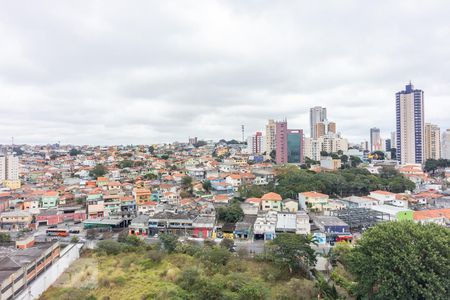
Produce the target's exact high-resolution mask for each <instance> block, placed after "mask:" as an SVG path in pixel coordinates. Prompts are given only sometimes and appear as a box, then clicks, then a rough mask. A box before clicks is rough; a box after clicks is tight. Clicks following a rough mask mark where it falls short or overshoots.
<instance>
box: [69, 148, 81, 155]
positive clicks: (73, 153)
mask: <svg viewBox="0 0 450 300" xmlns="http://www.w3.org/2000/svg"><path fill="white" fill-rule="evenodd" d="M79 154H81V150H78V149H75V148H72V149H70V151H69V155H70V156H77V155H79Z"/></svg>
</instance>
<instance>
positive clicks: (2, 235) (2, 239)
mask: <svg viewBox="0 0 450 300" xmlns="http://www.w3.org/2000/svg"><path fill="white" fill-rule="evenodd" d="M9 242H11V236H10V235H9V233H7V232H0V243H9Z"/></svg>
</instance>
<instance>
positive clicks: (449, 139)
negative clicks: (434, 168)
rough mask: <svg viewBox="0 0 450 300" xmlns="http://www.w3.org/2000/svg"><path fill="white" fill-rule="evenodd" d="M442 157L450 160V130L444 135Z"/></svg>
mask: <svg viewBox="0 0 450 300" xmlns="http://www.w3.org/2000/svg"><path fill="white" fill-rule="evenodd" d="M441 157H442V158H443V159H450V129H447V130H446V131H444V132H443V133H442V151H441Z"/></svg>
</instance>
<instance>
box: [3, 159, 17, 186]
mask: <svg viewBox="0 0 450 300" xmlns="http://www.w3.org/2000/svg"><path fill="white" fill-rule="evenodd" d="M5 180H10V181H17V180H19V158H18V157H17V156H15V155H13V154H7V155H5V156H0V181H5Z"/></svg>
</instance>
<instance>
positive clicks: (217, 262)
mask: <svg viewBox="0 0 450 300" xmlns="http://www.w3.org/2000/svg"><path fill="white" fill-rule="evenodd" d="M203 257H204V260H205V262H208V263H210V264H212V265H213V266H225V265H226V264H227V262H228V260H229V259H230V257H231V253H230V251H228V250H227V249H225V248H224V247H220V246H214V247H212V248H209V249H206V250H205V252H204V254H203Z"/></svg>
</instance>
